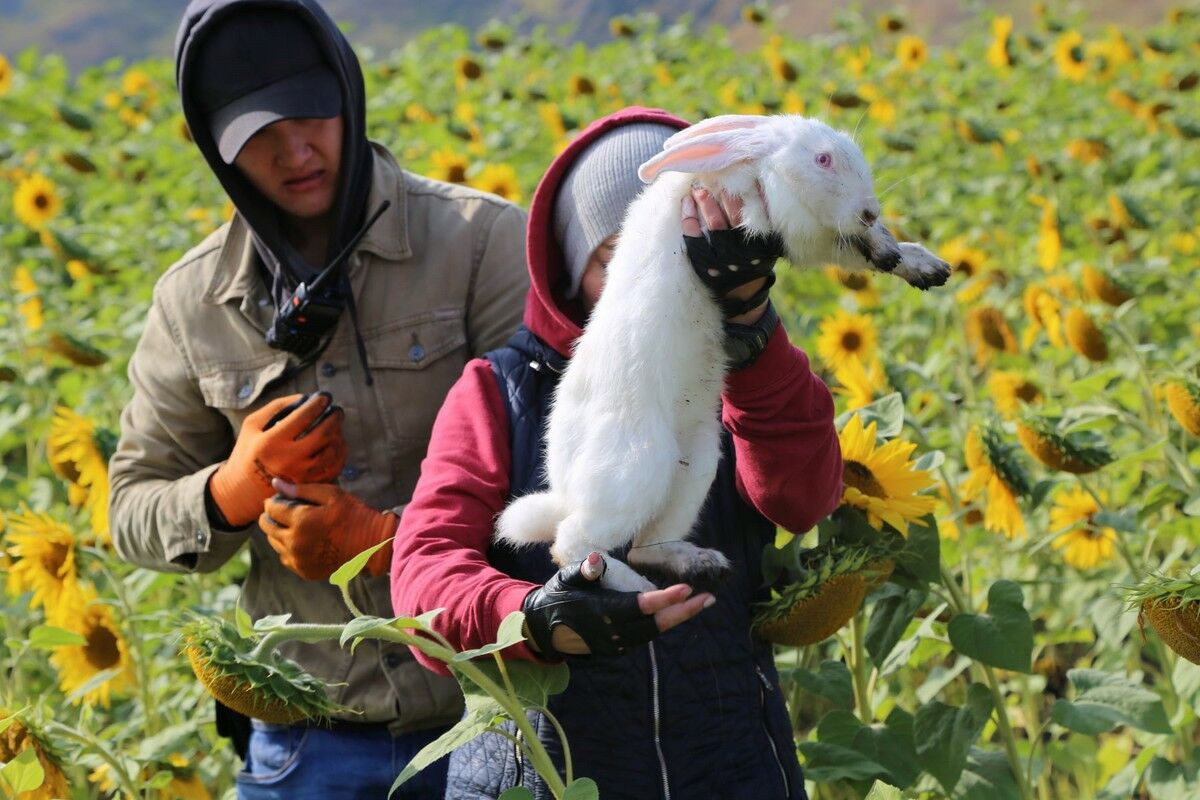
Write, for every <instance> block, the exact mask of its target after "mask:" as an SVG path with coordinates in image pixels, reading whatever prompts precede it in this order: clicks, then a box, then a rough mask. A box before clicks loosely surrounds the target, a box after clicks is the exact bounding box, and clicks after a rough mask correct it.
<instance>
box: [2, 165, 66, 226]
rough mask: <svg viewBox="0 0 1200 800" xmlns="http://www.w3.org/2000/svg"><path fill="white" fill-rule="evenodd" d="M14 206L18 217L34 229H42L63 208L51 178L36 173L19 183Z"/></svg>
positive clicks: (14, 195)
mask: <svg viewBox="0 0 1200 800" xmlns="http://www.w3.org/2000/svg"><path fill="white" fill-rule="evenodd" d="M13 208H14V209H15V211H16V213H17V219H19V220H21V222H23V223H25V224H26V225H28V226H29V227H30V228H33V229H34V230H40V229H41V228H43V227H45V225H46V223H48V222H49V221H50V220H52V219H54V217H56V216H57V215H58V212H59V211H60V210H62V199H61V198H60V197H59V196H58V189H57V188H56V187H55V185H54V183H53V182H52V181H51V180H50V179H49V178H47V177H46V176H44V175H39V174H36V173H35V174H33V175H30V176H29V177H27V178H25V179H24V180H23V181H21V182H20V183H19V184H17V191H16V192H15V193H14V194H13Z"/></svg>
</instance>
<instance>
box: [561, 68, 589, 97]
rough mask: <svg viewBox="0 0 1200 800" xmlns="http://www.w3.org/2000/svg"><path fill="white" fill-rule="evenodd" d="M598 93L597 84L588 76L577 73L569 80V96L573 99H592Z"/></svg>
mask: <svg viewBox="0 0 1200 800" xmlns="http://www.w3.org/2000/svg"><path fill="white" fill-rule="evenodd" d="M595 93H596V83H595V81H593V80H592V79H591V78H589V77H588V76H587V75H581V74H578V73H576V74H575V75H572V76H571V77H570V78H568V79H567V94H568V95H569V96H571V97H591V96H592V95H594V94H595Z"/></svg>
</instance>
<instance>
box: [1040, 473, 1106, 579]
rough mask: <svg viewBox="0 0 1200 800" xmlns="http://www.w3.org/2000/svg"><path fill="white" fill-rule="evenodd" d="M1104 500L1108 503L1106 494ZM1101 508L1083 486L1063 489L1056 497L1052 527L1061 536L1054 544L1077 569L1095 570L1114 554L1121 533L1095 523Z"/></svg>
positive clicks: (1051, 518) (1052, 509) (1052, 513)
mask: <svg viewBox="0 0 1200 800" xmlns="http://www.w3.org/2000/svg"><path fill="white" fill-rule="evenodd" d="M1101 499H1102V500H1105V502H1107V498H1106V497H1105V496H1104V495H1103V494H1102V495H1101ZM1099 511H1100V506H1099V504H1098V503H1097V502H1096V499H1095V498H1094V497H1092V496H1091V495H1090V494H1088V493H1087V492H1086V491H1084V490H1083V489H1081V488H1079V487H1075V488H1074V489H1069V490H1064V491H1061V492H1059V493H1058V495H1056V496H1055V498H1054V506H1053V508H1051V509H1050V528H1051V530H1052V531H1054V532H1057V533H1058V536H1057V538H1055V540H1054V542H1053V544H1052V546H1053V547H1054V549H1055V550H1061V551H1062V552H1063V560H1064V561H1066V563H1067V564H1068V565H1070V566H1072V567H1075V568H1076V569H1094V568H1095V567H1098V566H1100V565H1102V564H1104V563H1106V562H1108V561H1109V560H1111V559H1112V557H1113V552H1114V546H1115V544H1116V541H1117V532H1116V530H1114V529H1113V528H1109V527H1104V526H1100V525H1097V524H1096V523H1095V522H1094V520H1093V518H1094V517H1095V516H1096V514H1097V513H1099Z"/></svg>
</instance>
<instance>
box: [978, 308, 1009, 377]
mask: <svg viewBox="0 0 1200 800" xmlns="http://www.w3.org/2000/svg"><path fill="white" fill-rule="evenodd" d="M966 337H967V342H968V343H970V344H971V345H972V346H973V347H974V348H975V363H977V364H979V365H980V366H983V365H984V364H987V362H988V361H989V360H990V359H991V357H992V355H993V354H994V353H1015V352H1017V338H1016V336H1014V335H1013V331H1012V328H1011V327H1010V326H1009V324H1008V320H1006V319H1005V318H1004V315H1003V314H1002V313H1000V309H998V308H996V307H995V306H976V307H974V308H972V309H971V310H970V311H969V312H967V321H966Z"/></svg>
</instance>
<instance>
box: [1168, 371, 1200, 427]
mask: <svg viewBox="0 0 1200 800" xmlns="http://www.w3.org/2000/svg"><path fill="white" fill-rule="evenodd" d="M1163 395H1164V396H1165V397H1166V399H1167V410H1168V411H1170V412H1171V416H1172V417H1174V418H1175V421H1176V422H1178V423H1179V426H1180V427H1181V428H1183V429H1184V430H1185V431H1187V432H1188V433H1190V434H1191V435H1192V436H1200V390H1197V388H1196V387H1195V386H1193V385H1189V384H1188V383H1185V382H1183V381H1171V382H1170V383H1168V384H1167V385H1166V386H1164V387H1163Z"/></svg>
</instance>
